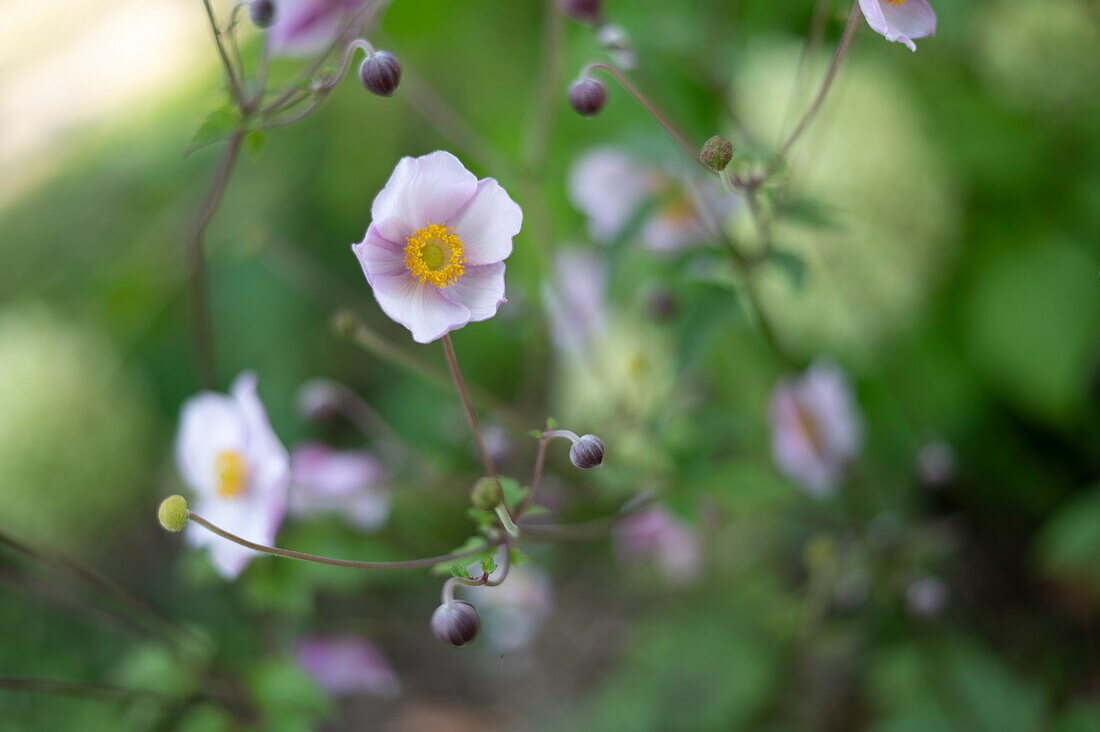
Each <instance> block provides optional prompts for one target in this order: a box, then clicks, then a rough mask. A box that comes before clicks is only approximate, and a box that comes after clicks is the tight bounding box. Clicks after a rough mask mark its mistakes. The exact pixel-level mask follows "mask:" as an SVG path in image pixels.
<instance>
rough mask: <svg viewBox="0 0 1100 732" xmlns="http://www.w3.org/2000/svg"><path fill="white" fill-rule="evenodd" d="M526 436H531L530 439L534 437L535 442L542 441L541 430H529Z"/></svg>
mask: <svg viewBox="0 0 1100 732" xmlns="http://www.w3.org/2000/svg"><path fill="white" fill-rule="evenodd" d="M527 434H529V435H531V437H534V438H535V439H536V440H541V439H542V430H531V431H530V432H528V433H527Z"/></svg>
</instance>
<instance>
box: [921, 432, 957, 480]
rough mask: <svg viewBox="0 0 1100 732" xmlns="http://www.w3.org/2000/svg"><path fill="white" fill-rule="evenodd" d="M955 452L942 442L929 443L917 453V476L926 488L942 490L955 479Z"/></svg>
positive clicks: (948, 444)
mask: <svg viewBox="0 0 1100 732" xmlns="http://www.w3.org/2000/svg"><path fill="white" fill-rule="evenodd" d="M957 467H958V466H957V462H956V459H955V450H954V448H952V447H951V445H950V443H947V442H944V441H943V440H935V441H933V442H929V443H928V444H927V445H925V446H924V447H922V448H921V450H920V452H919V453H917V476H918V477H919V478H920V481H921V483H923V484H924V485H925V486H926V487H928V488H943V487H945V486H946V485H948V484H949V483H950V482H951V481H953V480H954V479H955V471H956V470H957Z"/></svg>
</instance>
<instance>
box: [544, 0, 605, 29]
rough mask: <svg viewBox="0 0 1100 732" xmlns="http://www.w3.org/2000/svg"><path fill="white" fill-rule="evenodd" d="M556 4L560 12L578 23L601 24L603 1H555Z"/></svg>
mask: <svg viewBox="0 0 1100 732" xmlns="http://www.w3.org/2000/svg"><path fill="white" fill-rule="evenodd" d="M554 2H555V3H556V4H557V6H558V10H560V11H561V12H562V13H563V14H564V15H567V16H569V17H570V18H572V19H573V20H575V21H577V22H578V23H598V22H600V11H601V10H603V0H554Z"/></svg>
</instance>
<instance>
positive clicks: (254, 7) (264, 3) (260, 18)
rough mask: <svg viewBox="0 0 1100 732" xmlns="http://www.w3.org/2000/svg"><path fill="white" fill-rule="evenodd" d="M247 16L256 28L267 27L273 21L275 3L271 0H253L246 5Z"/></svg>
mask: <svg viewBox="0 0 1100 732" xmlns="http://www.w3.org/2000/svg"><path fill="white" fill-rule="evenodd" d="M248 17H250V18H251V19H252V23H253V25H255V26H256V27H257V28H267V27H268V26H270V25H271V24H272V23H274V22H275V3H274V2H273V1H272V0H253V2H252V4H251V5H249V6H248Z"/></svg>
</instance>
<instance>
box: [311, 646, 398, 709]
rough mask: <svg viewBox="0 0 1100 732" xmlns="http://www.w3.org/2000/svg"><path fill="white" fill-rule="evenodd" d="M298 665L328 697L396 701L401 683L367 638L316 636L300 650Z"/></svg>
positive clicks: (383, 657) (380, 653) (384, 658)
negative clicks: (358, 695) (388, 699)
mask: <svg viewBox="0 0 1100 732" xmlns="http://www.w3.org/2000/svg"><path fill="white" fill-rule="evenodd" d="M298 664H299V665H300V666H301V667H302V668H303V669H305V671H306V673H308V674H309V675H310V676H311V677H313V680H314V681H316V682H317V683H318V684H319V685H320V686H321V687H322V688H323V689H324V690H325V691H327V692H328V693H329V694H331V695H333V696H336V697H342V696H352V695H355V694H373V695H375V696H381V697H393V696H396V695H397V694H399V693H400V692H401V682H400V681H399V680H398V678H397V675H396V674H395V673H394V672H393V669H392V668H391V667H390V664H389V662H387V661H386V657H385V656H383V655H382V652H381V651H380V650H378V648H377V647H376V646H375V645H374V644H373V643H371V642H369V641H368V640H366V639H365V638H361V637H359V636H352V635H336V636H313V637H311V638H306V639H305V640H303V641H302V642H301V644H300V645H299V646H298Z"/></svg>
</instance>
